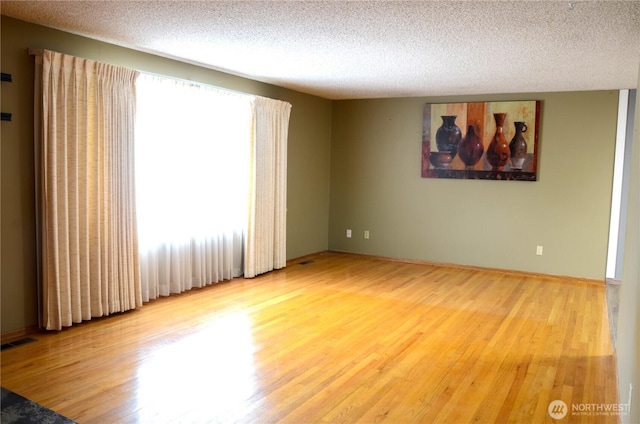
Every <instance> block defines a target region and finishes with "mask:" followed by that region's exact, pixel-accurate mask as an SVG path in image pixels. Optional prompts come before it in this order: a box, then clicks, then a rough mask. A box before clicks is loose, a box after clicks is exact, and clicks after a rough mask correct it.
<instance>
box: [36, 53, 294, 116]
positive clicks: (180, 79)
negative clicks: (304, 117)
mask: <svg viewBox="0 0 640 424" xmlns="http://www.w3.org/2000/svg"><path fill="white" fill-rule="evenodd" d="M44 50H45V49H34V48H28V49H27V51H28V52H29V54H30V55H31V56H42V55H43V54H44ZM159 57H161V56H159ZM182 63H185V64H187V65H192V66H198V65H193V64H190V63H187V62H182ZM204 69H208V68H204ZM136 71H138V72H140V73H142V74H147V75H151V76H154V77H161V78H168V79H173V80H178V81H183V82H185V83H190V84H196V85H205V86H209V87H212V88H215V89H218V90H222V91H227V92H229V93H233V94H237V95H241V96H247V97H253V98H257V97H262V98H264V99H269V100H277V101H279V102H283V103H289V102H287V101H285V100H280V99H274V98H271V97H265V96H260V95H257V94H251V93H246V92H243V91H238V90H233V89H230V88H226V87H220V86H217V85H213V84H209V83H205V82H200V81H194V80H189V79H184V78H179V77H174V76H169V75H163V74H156V73H154V72H148V71H141V70H139V69H136ZM289 104H290V103H289Z"/></svg>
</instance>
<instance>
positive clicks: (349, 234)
mask: <svg viewBox="0 0 640 424" xmlns="http://www.w3.org/2000/svg"><path fill="white" fill-rule="evenodd" d="M347 238H351V230H350V229H347Z"/></svg>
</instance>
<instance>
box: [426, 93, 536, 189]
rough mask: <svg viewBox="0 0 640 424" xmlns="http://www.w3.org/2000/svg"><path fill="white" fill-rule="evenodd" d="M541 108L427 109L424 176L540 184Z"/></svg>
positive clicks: (513, 104)
mask: <svg viewBox="0 0 640 424" xmlns="http://www.w3.org/2000/svg"><path fill="white" fill-rule="evenodd" d="M540 108H541V102H540V101H538V100H524V101H508V102H473V103H427V104H425V105H424V108H423V115H422V116H423V120H422V121H423V127H422V170H421V174H422V177H423V178H456V179H488V180H501V181H509V180H517V181H536V180H537V172H538V135H539V128H538V126H539V121H540V119H539V118H540ZM454 125H455V129H456V130H457V131H459V134H457V135H455V137H454V133H455V131H454V127H453V126H454ZM443 128H448V129H447V130H446V131H445V130H444V129H443ZM444 133H446V134H447V135H448V136H449V137H450V139H446V142H445V137H444ZM450 140H452V141H450ZM492 142H493V144H492ZM510 142H511V143H510ZM454 144H455V147H453V146H454ZM462 149H464V151H463V150H462ZM443 151H444V152H443ZM440 152H443V153H440ZM448 153H450V154H448ZM449 158H450V160H449Z"/></svg>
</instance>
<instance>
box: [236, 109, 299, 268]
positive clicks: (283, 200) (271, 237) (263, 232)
mask: <svg viewBox="0 0 640 424" xmlns="http://www.w3.org/2000/svg"><path fill="white" fill-rule="evenodd" d="M290 114H291V105H290V104H289V103H286V102H281V101H278V100H273V99H267V98H264V97H257V98H256V99H255V100H254V115H253V138H252V146H251V147H252V148H251V153H252V158H251V163H252V166H251V174H250V188H249V221H248V228H247V237H246V243H245V264H244V276H245V277H246V278H251V277H255V276H256V275H258V274H262V273H265V272H268V271H271V270H273V269H280V268H284V267H285V266H286V262H287V260H286V259H287V258H286V251H287V246H286V243H287V139H288V131H289V117H290Z"/></svg>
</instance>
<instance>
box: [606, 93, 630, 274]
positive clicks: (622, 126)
mask: <svg viewBox="0 0 640 424" xmlns="http://www.w3.org/2000/svg"><path fill="white" fill-rule="evenodd" d="M628 108H629V90H620V96H619V98H618V127H617V130H616V152H615V158H614V166H613V187H612V192H611V216H610V218H609V248H608V249H607V269H606V272H605V276H606V278H615V277H616V260H617V257H618V235H619V229H620V204H621V202H622V174H623V171H624V149H625V144H626V139H627V111H628Z"/></svg>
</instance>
